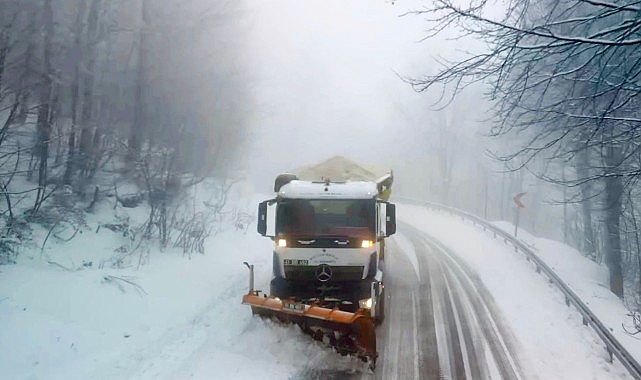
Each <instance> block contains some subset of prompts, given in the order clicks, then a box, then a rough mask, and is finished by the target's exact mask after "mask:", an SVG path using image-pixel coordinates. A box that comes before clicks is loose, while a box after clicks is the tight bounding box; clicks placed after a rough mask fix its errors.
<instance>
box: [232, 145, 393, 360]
mask: <svg viewBox="0 0 641 380" xmlns="http://www.w3.org/2000/svg"><path fill="white" fill-rule="evenodd" d="M392 182H393V175H392V172H391V170H390V171H386V172H382V173H381V172H380V171H379V173H376V172H375V170H368V169H366V168H364V167H362V166H360V165H358V164H356V163H354V162H352V161H350V160H348V159H346V158H343V157H334V158H332V159H330V160H327V161H325V162H323V163H321V164H319V165H316V166H311V167H306V168H302V169H299V170H298V171H295V173H294V174H289V173H288V174H280V175H278V176H277V177H276V179H275V183H274V192H275V193H276V196H275V197H274V198H273V199H269V200H266V201H264V202H261V203H260V204H259V206H258V233H260V234H261V235H263V236H267V237H270V238H272V239H273V241H274V249H273V268H272V271H273V273H272V280H271V282H270V288H269V294H265V293H263V292H262V291H261V290H257V289H255V288H254V266H253V265H250V264H248V263H245V265H246V266H247V267H248V268H249V273H250V281H249V291H248V293H247V294H245V295H244V296H243V301H242V302H243V304H246V305H250V306H251V310H252V312H253V314H255V315H260V316H262V317H268V318H277V319H279V320H281V321H284V322H292V323H295V324H297V325H298V326H300V327H301V329H302V330H303V331H304V332H306V333H308V334H310V335H311V336H312V337H314V339H317V340H320V341H323V342H325V343H327V344H329V345H331V346H332V347H334V348H335V349H336V351H337V352H338V353H340V354H342V355H348V354H349V355H354V356H357V357H359V358H361V359H363V360H364V361H367V362H368V363H369V366H370V368H371V369H372V370H373V369H374V368H375V365H376V359H377V356H378V353H377V351H376V332H375V326H376V325H378V324H380V323H381V322H382V321H383V318H384V284H383V264H384V249H385V238H386V237H388V236H390V235H392V234H394V233H395V232H396V216H395V213H396V211H395V206H394V204H392V203H389V202H388V200H389V197H390V193H391V185H392ZM261 293H262V294H261Z"/></svg>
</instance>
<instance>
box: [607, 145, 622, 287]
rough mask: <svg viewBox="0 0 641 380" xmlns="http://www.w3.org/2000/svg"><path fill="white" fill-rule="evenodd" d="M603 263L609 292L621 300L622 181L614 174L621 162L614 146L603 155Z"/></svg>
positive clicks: (618, 152) (619, 153)
mask: <svg viewBox="0 0 641 380" xmlns="http://www.w3.org/2000/svg"><path fill="white" fill-rule="evenodd" d="M604 158H605V162H606V167H607V169H606V176H605V178H604V179H605V189H604V191H605V202H606V203H605V231H606V237H605V263H606V265H607V267H608V271H609V272H610V290H611V291H612V292H613V293H614V294H616V295H617V297H619V298H623V271H622V268H621V236H620V222H621V221H620V218H621V213H622V195H623V181H622V178H621V176H620V175H617V174H616V173H615V170H616V168H617V167H618V166H619V165H620V162H621V159H622V158H621V152H620V149H617V147H615V146H609V147H607V148H606V154H605V157H604Z"/></svg>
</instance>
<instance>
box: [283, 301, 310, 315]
mask: <svg viewBox="0 0 641 380" xmlns="http://www.w3.org/2000/svg"><path fill="white" fill-rule="evenodd" d="M283 308H285V309H287V310H290V311H295V312H297V313H302V312H304V311H305V304H302V303H294V302H287V301H284V302H283Z"/></svg>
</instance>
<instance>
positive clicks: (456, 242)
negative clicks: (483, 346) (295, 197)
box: [397, 205, 641, 379]
mask: <svg viewBox="0 0 641 380" xmlns="http://www.w3.org/2000/svg"><path fill="white" fill-rule="evenodd" d="M397 215H398V218H399V219H400V220H401V221H403V222H406V223H409V224H411V225H413V226H414V227H417V228H419V229H420V230H423V231H426V232H428V233H429V234H430V235H432V236H433V237H435V238H436V239H438V241H439V242H441V243H442V244H444V245H446V246H447V247H449V248H451V249H452V250H453V251H454V252H455V253H456V254H457V256H459V257H461V258H462V259H463V260H464V261H465V262H466V263H467V264H468V265H469V266H470V267H472V268H474V269H475V270H476V271H477V273H478V275H479V277H480V278H481V279H482V281H483V283H484V284H485V286H486V287H487V288H488V289H489V290H490V292H491V293H492V296H493V297H494V300H495V302H496V304H497V305H498V306H499V308H500V309H501V311H502V312H503V316H504V322H505V323H506V324H507V325H509V326H511V328H512V330H513V331H512V332H513V334H514V336H515V337H516V340H517V341H518V342H519V346H520V355H519V357H520V359H521V361H522V362H523V363H525V368H524V372H525V374H526V375H527V376H528V377H529V376H532V377H534V376H538V378H540V379H620V378H629V375H627V371H626V370H625V369H624V368H623V366H622V365H621V364H620V363H618V362H616V361H615V363H614V364H613V365H612V364H609V363H608V362H607V359H608V355H607V353H606V350H605V348H604V346H603V344H601V343H600V340H599V339H598V337H597V336H596V335H595V334H594V333H593V332H592V329H591V328H588V327H585V326H583V324H582V319H581V316H580V315H579V314H578V312H576V311H575V309H573V308H571V307H567V306H566V305H565V300H564V298H563V295H562V293H561V292H560V291H557V290H556V288H555V287H554V286H553V285H552V284H550V283H549V282H548V281H547V279H546V278H545V277H544V276H542V275H540V274H537V273H536V271H535V268H534V266H533V265H532V264H530V263H529V262H528V261H527V260H526V259H525V256H524V255H523V254H519V253H515V252H514V249H513V248H512V246H508V245H505V244H504V242H503V241H502V240H500V239H493V238H492V235H491V234H489V233H485V232H483V230H482V229H481V228H480V227H476V226H474V225H473V224H471V223H469V222H465V221H463V220H462V219H461V218H459V217H453V216H450V215H449V214H446V213H439V212H437V211H430V210H426V209H425V208H423V207H420V206H412V205H398V206H397ZM501 225H502V226H503V227H504V228H506V230H507V231H510V228H511V231H513V228H514V227H513V226H510V225H508V224H505V223H504V224H501ZM401 231H402V230H401ZM526 236H528V235H526V233H525V231H520V232H519V237H520V238H524V237H526ZM526 239H527V240H528V241H529V242H530V244H534V246H537V247H538V252H539V254H540V256H541V257H542V258H544V259H545V260H546V261H547V260H551V262H553V263H554V265H552V266H553V268H555V269H557V268H558V269H561V270H559V273H560V274H561V277H562V278H566V277H564V275H567V276H568V277H567V281H568V283H569V284H570V286H571V287H572V288H575V285H576V288H577V289H582V291H581V292H579V294H580V296H581V297H584V296H585V298H584V301H585V302H586V303H587V304H588V305H590V307H592V308H593V309H594V311H595V312H597V313H599V314H598V315H599V316H600V317H601V316H602V320H609V321H613V323H612V324H610V326H611V328H612V329H613V330H615V331H617V336H620V335H622V328H621V323H622V322H624V320H625V309H624V308H623V306H622V303H621V301H619V300H618V299H617V298H616V296H614V295H613V294H612V293H609V292H608V291H607V285H606V282H605V281H607V276H604V272H603V269H602V268H599V267H597V266H596V264H594V263H591V262H590V261H589V260H587V259H585V258H584V257H582V256H580V255H579V254H578V252H576V251H575V250H573V249H571V248H570V247H567V246H565V245H563V244H560V243H556V242H550V241H549V240H545V239H537V238H535V237H533V236H529V237H527V238H526ZM544 251H545V252H544ZM561 257H563V259H560V258H561ZM604 290H605V291H604ZM616 321H618V322H616ZM617 323H618V324H617ZM626 342H627V343H628V344H630V345H631V346H630V347H631V349H630V351H634V352H638V351H636V349H638V348H639V347H641V346H640V345H639V343H640V342H639V341H629V340H626ZM632 345H634V346H636V347H632ZM632 348H634V349H635V350H632ZM637 358H639V356H637ZM637 360H638V359H637Z"/></svg>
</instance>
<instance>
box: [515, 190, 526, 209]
mask: <svg viewBox="0 0 641 380" xmlns="http://www.w3.org/2000/svg"><path fill="white" fill-rule="evenodd" d="M525 194H527V193H518V194H516V195H515V196H514V203H516V206H517V207H518V208H525V205H524V204H523V202H521V198H523V196H524V195H525Z"/></svg>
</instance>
